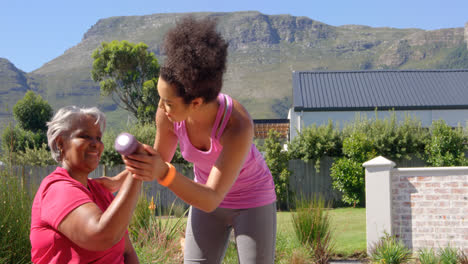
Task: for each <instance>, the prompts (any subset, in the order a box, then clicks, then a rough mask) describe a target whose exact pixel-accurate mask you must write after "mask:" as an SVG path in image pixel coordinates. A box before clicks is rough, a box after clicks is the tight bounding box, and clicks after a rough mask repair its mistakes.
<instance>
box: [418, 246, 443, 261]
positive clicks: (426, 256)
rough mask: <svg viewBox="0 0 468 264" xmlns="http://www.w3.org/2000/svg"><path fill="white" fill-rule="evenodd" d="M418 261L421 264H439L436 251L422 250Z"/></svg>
mask: <svg viewBox="0 0 468 264" xmlns="http://www.w3.org/2000/svg"><path fill="white" fill-rule="evenodd" d="M418 260H419V262H421V264H438V263H439V257H438V256H437V255H436V252H435V251H434V249H432V248H431V249H421V250H419V251H418Z"/></svg>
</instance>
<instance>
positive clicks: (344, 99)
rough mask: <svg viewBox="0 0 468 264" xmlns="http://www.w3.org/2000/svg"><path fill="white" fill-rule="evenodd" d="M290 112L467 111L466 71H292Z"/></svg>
mask: <svg viewBox="0 0 468 264" xmlns="http://www.w3.org/2000/svg"><path fill="white" fill-rule="evenodd" d="M292 81H293V108H294V111H356V110H375V109H376V108H378V109H379V110H389V109H395V110H423V109H468V69H463V70H371V71H316V72H313V71H295V72H293V78H292Z"/></svg>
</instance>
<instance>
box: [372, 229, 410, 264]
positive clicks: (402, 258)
mask: <svg viewBox="0 0 468 264" xmlns="http://www.w3.org/2000/svg"><path fill="white" fill-rule="evenodd" d="M370 258H371V260H372V261H374V262H376V263H384V264H400V263H406V262H408V261H409V260H411V250H410V249H408V248H407V247H406V246H405V245H404V244H403V242H402V241H401V240H399V239H397V238H396V237H395V236H390V235H389V234H385V236H384V237H382V238H381V239H380V240H379V242H377V243H376V244H374V245H373V246H372V247H371V249H370Z"/></svg>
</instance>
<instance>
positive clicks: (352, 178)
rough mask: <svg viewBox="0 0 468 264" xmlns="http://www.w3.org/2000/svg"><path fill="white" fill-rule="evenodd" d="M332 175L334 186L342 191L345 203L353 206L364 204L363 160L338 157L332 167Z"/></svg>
mask: <svg viewBox="0 0 468 264" xmlns="http://www.w3.org/2000/svg"><path fill="white" fill-rule="evenodd" d="M330 176H331V177H332V179H333V182H332V186H333V188H334V189H336V190H338V191H340V192H341V193H342V201H343V202H344V203H346V204H348V205H353V207H356V205H359V206H364V203H365V182H364V179H365V175H364V168H363V167H362V163H361V162H358V161H355V160H353V159H349V158H340V159H337V160H336V161H335V162H334V163H333V165H332V167H331V172H330Z"/></svg>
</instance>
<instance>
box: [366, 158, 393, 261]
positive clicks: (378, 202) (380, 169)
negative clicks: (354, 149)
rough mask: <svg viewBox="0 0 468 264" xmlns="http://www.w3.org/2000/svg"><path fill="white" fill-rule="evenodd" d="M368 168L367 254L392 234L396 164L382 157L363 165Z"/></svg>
mask: <svg viewBox="0 0 468 264" xmlns="http://www.w3.org/2000/svg"><path fill="white" fill-rule="evenodd" d="M363 166H364V167H365V168H366V179H365V181H366V233H367V253H369V250H370V248H371V246H372V245H373V244H374V243H376V242H377V241H379V239H380V238H381V237H382V236H384V234H385V233H387V234H390V235H391V234H392V196H391V170H392V169H393V167H395V163H394V162H393V161H391V160H388V159H386V158H384V157H382V156H379V157H377V158H374V159H372V160H369V161H367V162H365V163H364V164H363Z"/></svg>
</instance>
